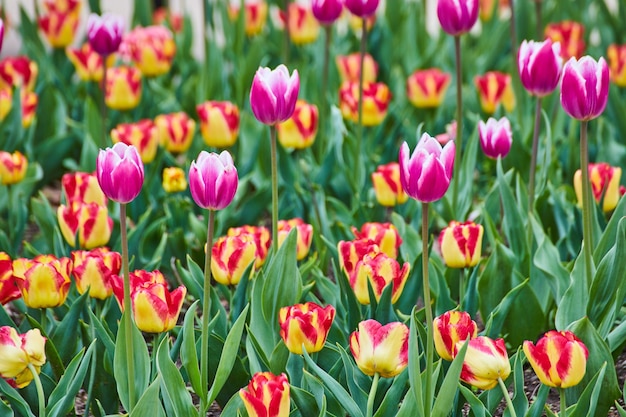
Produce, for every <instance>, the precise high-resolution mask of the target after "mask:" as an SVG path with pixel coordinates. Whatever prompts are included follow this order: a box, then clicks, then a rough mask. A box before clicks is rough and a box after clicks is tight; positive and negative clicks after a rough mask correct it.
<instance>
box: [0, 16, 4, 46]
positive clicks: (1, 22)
mask: <svg viewBox="0 0 626 417" xmlns="http://www.w3.org/2000/svg"><path fill="white" fill-rule="evenodd" d="M3 40H4V20H2V19H0V51H1V50H2V41H3Z"/></svg>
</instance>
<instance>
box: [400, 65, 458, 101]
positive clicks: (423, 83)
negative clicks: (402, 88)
mask: <svg viewBox="0 0 626 417" xmlns="http://www.w3.org/2000/svg"><path fill="white" fill-rule="evenodd" d="M450 78H451V77H450V74H448V73H447V72H443V71H441V70H440V69H438V68H430V69H425V70H417V71H415V72H414V73H413V74H411V75H410V76H409V78H408V79H407V80H406V95H407V97H408V99H409V101H410V102H411V104H413V105H414V106H415V107H417V108H418V109H424V108H426V109H427V108H437V107H439V105H440V104H441V102H442V101H443V96H444V95H445V94H446V90H447V89H448V86H449V85H450Z"/></svg>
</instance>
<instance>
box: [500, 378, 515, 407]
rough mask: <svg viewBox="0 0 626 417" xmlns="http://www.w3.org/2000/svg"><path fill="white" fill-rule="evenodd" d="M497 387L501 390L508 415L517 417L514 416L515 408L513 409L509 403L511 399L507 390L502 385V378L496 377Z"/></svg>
mask: <svg viewBox="0 0 626 417" xmlns="http://www.w3.org/2000/svg"><path fill="white" fill-rule="evenodd" d="M498 385H500V388H501V389H502V393H503V394H504V400H505V401H506V407H507V408H508V409H509V413H511V417H517V414H515V408H514V407H513V403H512V402H511V397H510V396H509V390H508V389H507V388H506V385H504V381H503V380H502V378H500V377H498Z"/></svg>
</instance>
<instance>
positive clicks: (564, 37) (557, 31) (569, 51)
mask: <svg viewBox="0 0 626 417" xmlns="http://www.w3.org/2000/svg"><path fill="white" fill-rule="evenodd" d="M545 35H546V38H548V39H551V40H552V42H559V43H560V44H561V57H562V58H563V59H564V60H568V59H570V58H572V57H575V58H580V57H581V56H582V55H583V52H585V40H584V39H583V37H584V35H585V27H584V26H583V25H582V24H581V23H578V22H574V21H571V20H564V21H562V22H557V23H549V24H548V25H547V26H546V29H545Z"/></svg>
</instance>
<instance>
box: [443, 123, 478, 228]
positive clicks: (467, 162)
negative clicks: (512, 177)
mask: <svg viewBox="0 0 626 417" xmlns="http://www.w3.org/2000/svg"><path fill="white" fill-rule="evenodd" d="M474 124H478V121H477V120H476V121H475V122H474ZM478 142H479V139H478V129H474V131H473V132H472V135H471V136H470V137H469V138H468V140H467V142H466V146H465V149H464V150H463V158H461V161H455V164H456V163H459V162H460V169H458V170H456V171H455V172H454V174H455V175H459V195H458V200H457V207H453V209H454V210H455V216H454V218H455V219H465V218H466V217H467V213H468V212H469V210H470V209H471V207H472V202H473V198H472V197H473V187H474V183H475V181H474V170H475V169H476V155H477V154H478ZM459 146H461V145H459ZM448 195H451V194H450V193H448Z"/></svg>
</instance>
